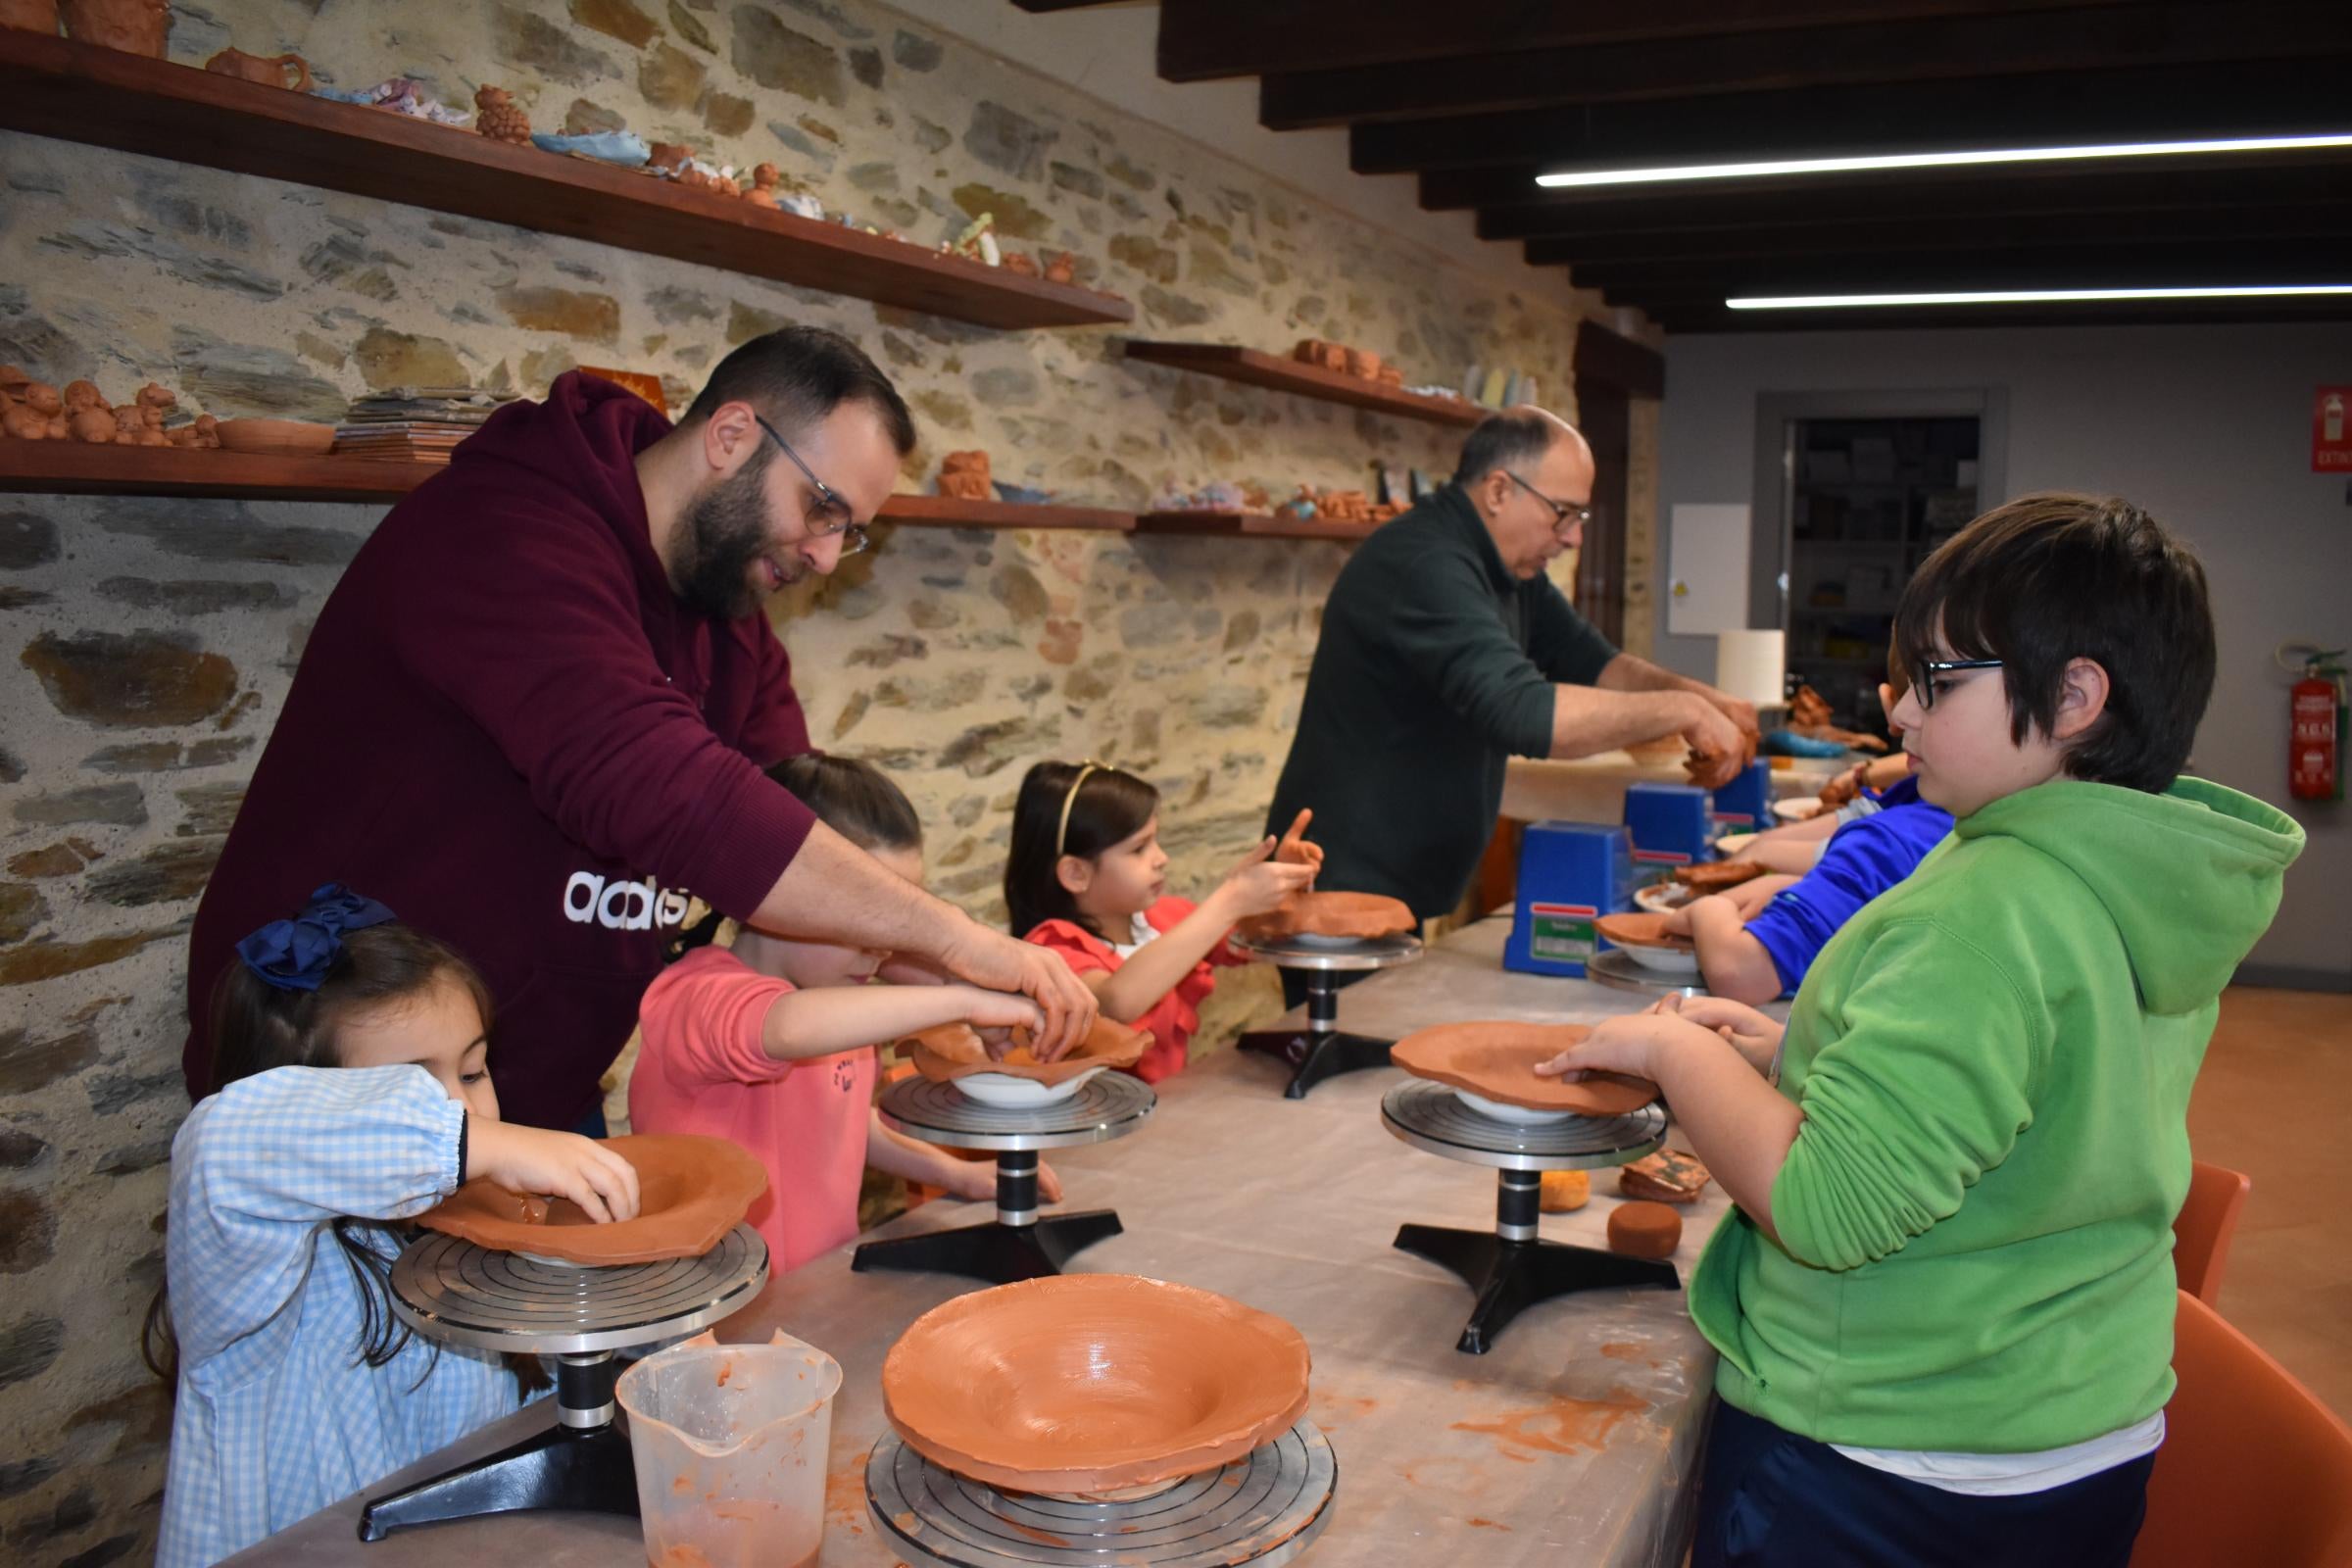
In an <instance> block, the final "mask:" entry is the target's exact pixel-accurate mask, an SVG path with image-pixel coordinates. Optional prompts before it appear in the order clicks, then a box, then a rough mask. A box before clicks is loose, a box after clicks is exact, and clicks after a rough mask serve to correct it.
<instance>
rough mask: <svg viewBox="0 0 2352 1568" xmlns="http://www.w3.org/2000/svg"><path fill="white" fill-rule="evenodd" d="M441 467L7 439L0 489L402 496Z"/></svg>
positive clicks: (283, 497)
mask: <svg viewBox="0 0 2352 1568" xmlns="http://www.w3.org/2000/svg"><path fill="white" fill-rule="evenodd" d="M440 471H441V466H440V465H438V464H431V463H379V462H375V461H373V460H370V459H367V458H333V457H328V458H275V457H263V456H261V455H259V454H256V453H248V452H183V451H181V450H180V449H178V448H177V447H119V446H115V445H113V444H111V443H110V444H108V445H106V446H91V445H88V444H87V443H84V442H80V441H8V440H0V490H14V491H20V492H33V493H36V494H43V495H70V496H88V495H100V496H207V497H229V498H233V499H236V500H242V501H398V500H399V499H400V498H401V497H402V496H405V495H407V494H408V493H409V492H410V491H411V490H414V489H416V488H417V486H418V485H420V484H422V483H424V481H425V480H427V479H429V478H431V477H432V476H433V475H434V474H436V473H439V472H440Z"/></svg>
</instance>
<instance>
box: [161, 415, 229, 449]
mask: <svg viewBox="0 0 2352 1568" xmlns="http://www.w3.org/2000/svg"><path fill="white" fill-rule="evenodd" d="M164 439H165V440H166V441H167V442H168V443H169V444H171V445H172V446H175V447H181V448H184V449H186V450H188V451H190V452H217V451H219V450H220V447H221V421H220V420H218V419H216V418H214V417H212V416H211V415H209V414H199V415H198V416H196V417H195V419H194V420H193V421H192V422H190V423H187V424H183V425H180V426H179V427H178V428H177V429H173V430H167V431H165V432H164Z"/></svg>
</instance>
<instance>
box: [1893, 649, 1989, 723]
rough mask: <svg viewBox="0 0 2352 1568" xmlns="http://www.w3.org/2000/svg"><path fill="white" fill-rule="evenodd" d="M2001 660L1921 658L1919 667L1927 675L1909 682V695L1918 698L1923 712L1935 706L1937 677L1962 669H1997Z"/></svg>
mask: <svg viewBox="0 0 2352 1568" xmlns="http://www.w3.org/2000/svg"><path fill="white" fill-rule="evenodd" d="M1919 667H1920V668H1921V669H1923V670H1925V671H1927V675H1926V678H1925V679H1922V680H1915V681H1913V682H1912V683H1911V695H1912V696H1914V697H1916V698H1918V699H1919V707H1920V711H1922V712H1925V711H1928V710H1929V709H1931V708H1934V707H1935V706H1936V679H1937V677H1939V676H1943V675H1949V674H1951V673H1952V672H1953V671H1955V670H1962V669H1998V668H2000V667H2001V661H2000V660H1997V659H1927V660H1922V661H1921V662H1920V666H1919Z"/></svg>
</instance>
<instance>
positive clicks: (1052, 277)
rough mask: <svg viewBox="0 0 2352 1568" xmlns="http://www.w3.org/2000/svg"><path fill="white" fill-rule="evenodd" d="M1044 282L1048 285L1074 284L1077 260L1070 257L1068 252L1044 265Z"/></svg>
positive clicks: (1076, 273) (1076, 278) (1076, 274)
mask: <svg viewBox="0 0 2352 1568" xmlns="http://www.w3.org/2000/svg"><path fill="white" fill-rule="evenodd" d="M1046 281H1047V282H1049V283H1075V282H1076V281H1078V258H1077V257H1075V256H1072V255H1071V254H1070V253H1069V252H1068V251H1063V252H1062V253H1061V254H1060V255H1059V256H1056V257H1054V259H1053V260H1052V261H1050V262H1048V263H1046Z"/></svg>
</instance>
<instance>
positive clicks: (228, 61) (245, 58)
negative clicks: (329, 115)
mask: <svg viewBox="0 0 2352 1568" xmlns="http://www.w3.org/2000/svg"><path fill="white" fill-rule="evenodd" d="M288 66H291V67H293V68H294V79H293V80H292V81H288V80H287V79H286V68H287V67H288ZM204 69H205V70H207V71H211V72H216V73H219V74H221V75H223V76H234V77H236V78H237V79H238V80H240V81H253V82H259V83H260V84H261V85H263V86H265V87H284V88H286V89H288V90H289V91H293V92H309V91H310V90H311V63H310V62H309V61H307V60H305V59H303V58H302V56H300V55H249V54H247V53H246V52H245V51H244V50H242V49H223V50H221V52H220V53H219V54H217V55H215V56H213V58H212V59H210V60H207V61H206V62H205V63H204Z"/></svg>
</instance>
